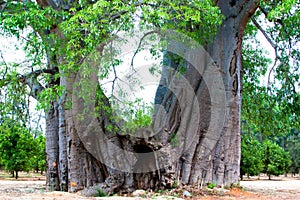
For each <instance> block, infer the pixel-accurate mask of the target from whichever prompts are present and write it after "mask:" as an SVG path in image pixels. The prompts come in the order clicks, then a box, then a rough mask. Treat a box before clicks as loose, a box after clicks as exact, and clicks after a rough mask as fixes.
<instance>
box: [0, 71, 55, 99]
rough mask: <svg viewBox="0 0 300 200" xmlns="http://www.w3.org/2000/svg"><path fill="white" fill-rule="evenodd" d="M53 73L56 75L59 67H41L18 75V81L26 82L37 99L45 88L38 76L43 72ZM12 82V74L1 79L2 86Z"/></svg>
mask: <svg viewBox="0 0 300 200" xmlns="http://www.w3.org/2000/svg"><path fill="white" fill-rule="evenodd" d="M45 73H46V74H51V75H54V74H55V73H57V69H40V70H35V71H33V72H30V73H28V74H26V75H17V76H18V77H17V81H19V82H20V83H25V84H26V85H28V86H29V87H30V89H31V96H32V97H33V98H35V99H38V94H39V93H41V92H42V91H43V90H44V89H45V88H44V86H43V85H42V84H41V83H40V82H39V81H38V80H37V77H38V76H39V75H41V74H45ZM10 82H11V76H8V77H6V78H4V79H0V87H3V86H6V85H8V84H9V83H10Z"/></svg>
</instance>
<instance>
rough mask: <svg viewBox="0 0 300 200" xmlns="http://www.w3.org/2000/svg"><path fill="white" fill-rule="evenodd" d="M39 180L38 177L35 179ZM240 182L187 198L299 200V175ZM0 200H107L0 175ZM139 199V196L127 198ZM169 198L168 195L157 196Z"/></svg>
mask: <svg viewBox="0 0 300 200" xmlns="http://www.w3.org/2000/svg"><path fill="white" fill-rule="evenodd" d="M38 179H40V180H38ZM240 185H241V186H242V187H243V188H244V189H231V190H230V191H229V192H226V193H225V194H224V195H207V196H200V197H193V198H189V199H206V200H218V199H220V200H235V199H247V200H251V199H261V200H268V199H275V200H279V199H280V200H281V199H293V200H295V199H300V178H299V177H294V178H284V177H276V178H273V180H271V181H269V180H267V178H266V177H260V180H257V177H254V178H252V179H251V180H247V181H241V183H240ZM0 199H1V200H19V199H20V200H22V199H28V200H29V199H30V200H64V199H65V200H69V199H70V200H75V199H107V198H99V197H97V198H96V197H90V198H87V197H82V196H80V195H79V194H76V193H75V194H70V193H66V192H47V191H46V190H45V181H44V180H43V179H42V178H41V177H36V178H21V179H20V180H13V179H8V178H5V179H3V178H1V177H0ZM109 199H110V200H111V199H124V197H110V198H109ZM128 199H138V198H133V197H131V198H128ZM160 199H171V198H165V197H163V198H160Z"/></svg>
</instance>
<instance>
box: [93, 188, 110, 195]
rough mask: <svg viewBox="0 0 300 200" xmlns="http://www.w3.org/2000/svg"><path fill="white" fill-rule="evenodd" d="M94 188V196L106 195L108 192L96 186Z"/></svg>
mask: <svg viewBox="0 0 300 200" xmlns="http://www.w3.org/2000/svg"><path fill="white" fill-rule="evenodd" d="M96 190H97V193H96V194H95V197H107V196H108V194H107V193H106V192H105V191H103V190H101V189H99V188H97V189H96Z"/></svg>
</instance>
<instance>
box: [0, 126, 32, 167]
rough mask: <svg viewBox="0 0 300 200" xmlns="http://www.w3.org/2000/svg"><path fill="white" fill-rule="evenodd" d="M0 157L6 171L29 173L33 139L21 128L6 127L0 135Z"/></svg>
mask: <svg viewBox="0 0 300 200" xmlns="http://www.w3.org/2000/svg"><path fill="white" fill-rule="evenodd" d="M0 141H1V143H0V156H1V158H2V164H3V165H4V168H5V169H6V170H8V171H16V172H18V171H29V170H30V169H31V166H32V157H33V156H34V147H35V145H34V144H33V141H34V139H33V137H32V135H31V134H30V133H29V131H28V130H27V129H26V128H24V127H21V126H17V125H16V126H13V127H6V128H5V129H2V131H1V133H0Z"/></svg>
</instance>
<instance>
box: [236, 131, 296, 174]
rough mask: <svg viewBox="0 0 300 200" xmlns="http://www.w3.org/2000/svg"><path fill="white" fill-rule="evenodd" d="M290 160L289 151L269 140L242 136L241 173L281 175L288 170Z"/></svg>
mask: <svg viewBox="0 0 300 200" xmlns="http://www.w3.org/2000/svg"><path fill="white" fill-rule="evenodd" d="M291 164H292V162H291V159H290V154H289V152H287V151H285V150H284V149H282V148H281V147H280V146H278V145H277V144H275V143H274V142H272V141H270V140H265V141H264V142H262V143H261V142H259V141H258V140H256V139H255V138H254V137H253V136H251V135H246V134H243V136H242V157H241V175H245V174H247V175H251V176H253V175H259V174H260V173H266V174H267V175H268V176H269V177H271V175H275V176H278V175H281V174H283V173H284V172H287V171H288V170H289V167H290V166H291Z"/></svg>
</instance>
